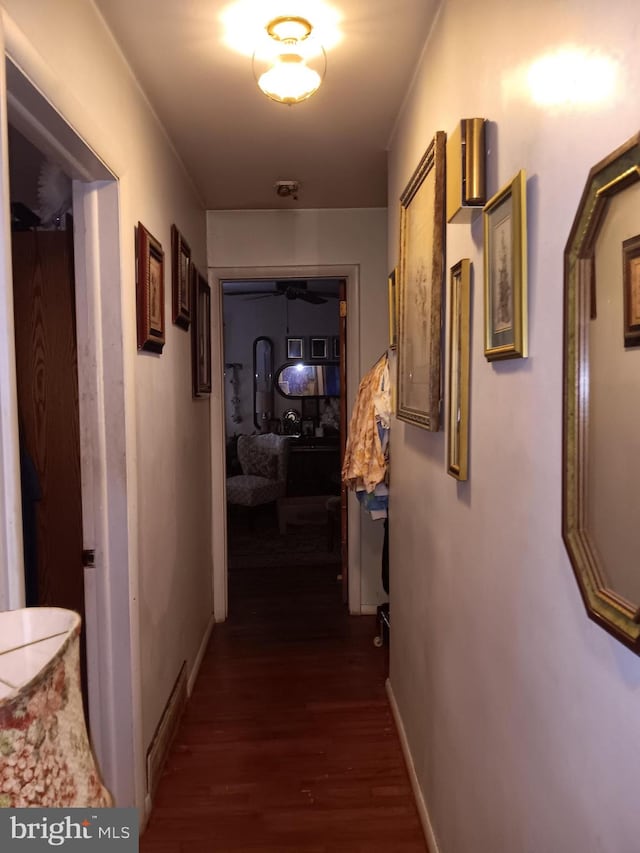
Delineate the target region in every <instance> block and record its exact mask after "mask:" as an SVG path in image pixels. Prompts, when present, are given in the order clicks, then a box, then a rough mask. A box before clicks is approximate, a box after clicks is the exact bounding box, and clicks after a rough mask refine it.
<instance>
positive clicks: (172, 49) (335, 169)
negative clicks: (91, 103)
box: [95, 0, 438, 210]
mask: <svg viewBox="0 0 640 853" xmlns="http://www.w3.org/2000/svg"><path fill="white" fill-rule="evenodd" d="M95 2H96V4H97V6H98V8H99V9H100V11H101V12H102V14H103V15H104V18H105V20H106V22H107V25H108V26H109V27H110V28H111V30H112V32H113V34H114V36H115V38H116V40H117V41H118V43H119V44H120V46H121V48H122V51H123V53H124V55H125V56H126V58H127V60H128V61H129V63H130V65H131V67H132V68H133V70H134V72H135V74H136V76H137V77H138V79H139V81H140V83H141V85H142V87H143V89H144V91H145V92H146V95H147V97H148V99H149V101H150V102H151V104H152V106H153V108H154V109H155V111H156V113H157V114H158V116H159V118H160V120H161V121H162V123H163V124H164V126H165V128H166V130H167V132H168V134H169V136H170V137H171V140H172V142H173V144H174V145H175V148H176V149H177V151H178V152H179V154H180V156H181V157H182V159H183V161H184V163H185V166H186V168H187V171H188V172H189V174H190V175H191V177H192V179H193V181H194V183H195V185H196V186H197V187H198V190H199V192H200V194H201V196H202V198H203V201H204V203H205V206H206V207H207V208H209V209H218V210H224V209H236V208H237V209H258V208H295V207H300V208H321V207H384V206H386V203H387V172H386V149H387V146H388V143H389V140H390V137H391V134H392V131H393V127H394V123H395V120H396V117H397V115H398V112H399V110H400V107H401V105H402V102H403V99H404V94H405V92H406V89H407V87H408V85H409V83H410V82H411V77H412V74H413V69H414V68H415V65H416V62H417V60H418V57H419V54H420V51H421V49H422V46H423V44H424V41H425V39H426V35H427V32H428V29H429V26H430V23H431V21H432V19H433V16H434V14H435V10H436V8H437V5H438V0H338V2H339V4H340V5H334V4H332V8H333V9H334V10H335V11H336V12H337V13H338V15H339V16H340V18H341V20H340V22H339V25H338V27H339V30H340V32H341V34H342V40H341V41H340V43H338V44H337V45H336V46H334V47H333V48H331V49H328V50H327V74H326V78H325V80H324V82H323V84H322V86H321V88H320V90H319V91H318V92H317V93H316V94H315V95H314V96H313V97H311V98H310V99H309V100H308V101H305V102H303V103H301V104H297V105H295V106H292V107H288V106H285V105H283V104H277V103H274V102H273V101H270V100H269V99H268V98H266V97H265V96H264V95H263V94H262V93H261V92H260V91H259V89H258V87H257V85H256V83H255V80H254V77H253V71H252V67H251V58H250V56H246V55H242V54H241V53H238V52H235V51H233V50H232V49H231V48H229V47H227V45H226V44H225V42H224V40H223V36H224V32H225V29H224V26H223V21H222V15H223V14H224V12H225V10H227V9H228V7H229V6H231V5H233V0H135V2H131V0H95ZM236 2H237V0H236ZM240 2H242V3H252V4H253V6H254V7H256V6H257V8H259V9H261V10H263V16H264V15H265V14H266V18H265V20H264V21H261V22H260V23H261V24H262V23H265V24H266V23H267V21H268V20H269V19H271V18H272V17H273V11H274V3H278V4H279V5H278V6H277V13H279V14H296V13H298V14H300V13H307V14H308V17H309V18H310V19H311V21H312V23H314V19H313V7H314V6H318V5H319V3H320V0H289V2H288V3H287V0H283V2H282V3H281V4H280V0H269V2H267V0H260V2H259V3H256V0H240ZM279 180H297V181H299V182H300V185H301V187H300V192H299V195H298V200H297V201H294V200H293V199H291V198H285V199H281V198H279V197H278V196H277V195H276V193H275V189H274V184H275V183H276V181H279Z"/></svg>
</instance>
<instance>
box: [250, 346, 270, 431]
mask: <svg viewBox="0 0 640 853" xmlns="http://www.w3.org/2000/svg"><path fill="white" fill-rule="evenodd" d="M272 413H273V343H272V341H271V338H267V337H265V336H261V337H259V338H256V339H255V341H254V342H253V422H254V424H255V425H256V427H257V428H258V429H259V430H260V431H261V432H268V426H269V420H270V418H271V416H272Z"/></svg>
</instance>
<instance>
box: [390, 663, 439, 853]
mask: <svg viewBox="0 0 640 853" xmlns="http://www.w3.org/2000/svg"><path fill="white" fill-rule="evenodd" d="M385 687H386V688H387V696H388V697H389V704H390V705H391V713H392V714H393V719H394V721H395V724H396V729H397V730H398V736H399V737H400V744H401V746H402V754H403V755H404V761H405V764H406V765H407V772H408V774H409V779H410V781H411V788H412V789H413V796H414V797H415V800H416V807H417V809H418V815H419V816H420V823H421V824H422V831H423V832H424V837H425V840H426V842H427V849H428V851H429V853H440V848H439V847H438V842H437V841H436V836H435V834H434V832H433V826H432V825H431V820H430V819H429V812H428V811H427V804H426V803H425V801H424V796H423V795H422V790H421V789H420V785H419V783H418V777H417V775H416V768H415V767H414V764H413V758H412V757H411V751H410V749H409V741H408V740H407V733H406V732H405V730H404V724H403V722H402V717H401V716H400V709H399V708H398V704H397V702H396V697H395V696H394V695H393V687H392V686H391V682H390V681H389V679H388V678H387V681H386V683H385Z"/></svg>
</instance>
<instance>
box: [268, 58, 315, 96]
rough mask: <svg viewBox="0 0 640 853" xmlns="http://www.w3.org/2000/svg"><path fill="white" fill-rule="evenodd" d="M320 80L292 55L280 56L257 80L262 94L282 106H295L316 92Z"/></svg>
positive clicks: (300, 59)
mask: <svg viewBox="0 0 640 853" xmlns="http://www.w3.org/2000/svg"><path fill="white" fill-rule="evenodd" d="M321 83H322V78H321V77H320V75H319V74H318V72H317V71H314V70H313V69H312V68H309V66H308V65H307V64H306V63H305V62H304V60H303V59H302V57H301V56H299V55H298V54H293V53H285V54H281V56H280V57H279V58H278V60H277V61H276V62H275V64H274V65H273V66H272V67H271V68H270V69H269V70H268V71H265V72H264V74H261V75H260V77H259V78H258V86H259V87H260V89H261V90H262V91H263V92H264V94H265V95H266V96H267V97H268V98H271V99H272V100H274V101H279V102H280V103H282V104H297V103H299V102H300V101H304V100H305V99H306V98H309V97H311V95H313V94H314V92H317V91H318V89H319V88H320V84H321Z"/></svg>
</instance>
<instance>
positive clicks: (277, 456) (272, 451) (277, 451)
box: [227, 433, 289, 507]
mask: <svg viewBox="0 0 640 853" xmlns="http://www.w3.org/2000/svg"><path fill="white" fill-rule="evenodd" d="M288 457H289V439H288V437H287V436H286V435H276V434H275V433H264V434H261V435H241V436H239V437H238V460H239V462H240V467H241V468H242V474H236V475H235V476H233V477H228V478H227V503H228V504H234V505H237V506H244V507H256V506H260V505H261V504H267V503H272V502H273V501H277V500H278V498H282V497H284V495H285V494H286V492H287V462H288Z"/></svg>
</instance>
